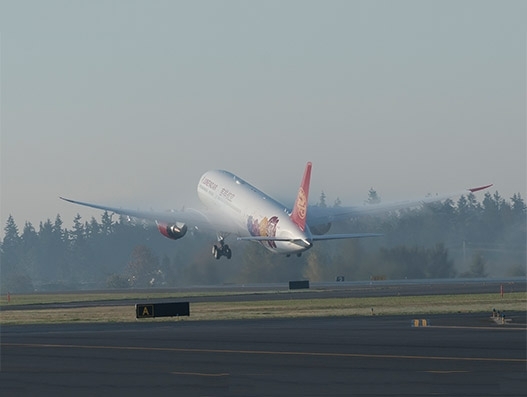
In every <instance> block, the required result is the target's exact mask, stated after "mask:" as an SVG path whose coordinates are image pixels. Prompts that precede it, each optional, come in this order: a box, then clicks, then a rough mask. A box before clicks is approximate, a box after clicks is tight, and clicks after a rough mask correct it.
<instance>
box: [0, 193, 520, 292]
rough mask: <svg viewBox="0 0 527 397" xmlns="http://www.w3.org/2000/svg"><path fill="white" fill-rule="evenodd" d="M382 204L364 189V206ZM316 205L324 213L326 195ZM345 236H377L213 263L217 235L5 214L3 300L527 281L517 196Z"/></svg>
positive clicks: (240, 252)
mask: <svg viewBox="0 0 527 397" xmlns="http://www.w3.org/2000/svg"><path fill="white" fill-rule="evenodd" d="M380 201H381V200H380V197H379V196H378V195H377V192H376V191H375V190H373V189H371V190H370V191H369V195H368V200H367V203H368V204H371V205H374V204H375V203H378V202H380ZM317 205H319V206H327V203H326V196H325V194H324V193H322V194H321V195H320V199H319V202H318V204H317ZM333 205H335V206H339V205H340V202H339V200H338V199H337V200H335V202H334V204H333ZM343 231H347V232H350V231H352V232H374V233H382V234H383V236H382V237H376V238H365V239H354V240H338V241H320V242H318V243H317V244H316V245H315V246H314V247H313V248H312V249H311V250H309V251H307V252H305V253H304V254H303V255H302V256H301V257H296V256H294V257H293V256H292V257H289V258H288V257H285V256H281V255H275V254H272V253H270V252H268V251H267V250H266V249H265V248H263V247H262V246H260V245H259V244H256V243H252V242H238V241H236V239H235V238H233V237H232V236H231V238H228V239H227V242H228V244H229V245H230V247H231V248H232V251H233V256H232V259H231V260H226V259H225V258H222V259H221V260H216V259H214V258H213V256H212V254H211V247H212V245H213V244H214V243H215V242H216V236H215V234H206V233H202V232H198V231H189V232H188V233H187V235H186V236H185V237H183V238H182V239H180V240H177V241H173V240H169V239H167V238H165V237H163V236H162V235H161V234H160V233H159V232H158V231H157V229H156V228H155V225H152V224H149V223H144V222H141V221H139V220H134V219H131V220H130V219H128V218H126V217H116V216H115V215H113V216H112V214H109V213H107V212H104V213H102V216H101V219H100V220H97V219H95V218H91V219H90V220H83V219H82V218H81V216H80V215H78V214H77V216H76V217H75V219H74V220H73V227H72V228H71V230H69V229H66V228H64V227H63V222H62V219H61V217H60V215H57V216H56V218H55V220H54V221H51V220H50V219H48V220H46V221H45V222H40V224H39V226H38V228H35V226H34V225H32V224H31V223H29V222H26V223H25V224H24V226H23V228H22V230H20V229H19V227H18V226H17V224H16V222H15V220H14V219H13V217H12V216H10V217H9V218H8V220H7V222H6V225H5V228H4V232H5V234H4V239H3V241H2V242H1V243H0V247H1V252H0V254H1V273H0V276H1V283H0V287H1V291H2V293H5V292H7V291H9V292H29V291H35V290H36V291H54V290H75V289H101V288H156V287H176V286H188V285H218V284H228V283H237V284H247V283H272V282H287V281H290V280H299V279H309V280H311V281H312V282H315V281H335V280H336V279H337V278H338V279H340V280H342V279H344V280H345V281H358V280H380V279H428V278H454V277H470V278H481V277H518V276H523V277H525V275H526V250H527V247H526V206H525V202H524V201H523V199H522V197H521V196H520V194H515V195H514V196H513V197H512V198H510V199H509V200H506V199H504V198H502V197H501V196H500V195H499V193H498V192H497V191H496V192H495V193H494V194H491V193H486V194H485V195H484V197H483V199H482V201H481V202H479V201H477V199H476V197H475V196H474V195H473V194H472V193H470V194H468V195H466V196H461V197H460V198H459V199H458V200H457V201H453V200H445V201H443V202H441V203H435V204H427V205H423V206H421V207H418V208H414V209H407V210H401V211H395V212H390V213H388V214H385V215H382V216H375V217H374V216H371V217H370V216H367V217H358V218H356V219H351V220H350V221H349V222H347V223H346V224H338V225H337V224H336V225H332V229H331V232H332V233H338V232H343Z"/></svg>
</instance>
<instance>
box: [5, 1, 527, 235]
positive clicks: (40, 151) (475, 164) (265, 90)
mask: <svg viewBox="0 0 527 397" xmlns="http://www.w3.org/2000/svg"><path fill="white" fill-rule="evenodd" d="M526 32H527V2H525V1H491V2H485V1H370V0H368V1H351V0H350V1H305V0H301V1H269V0H266V1H184V2H183V1H66V0H65V1H53V0H48V1H2V0H0V56H1V69H0V74H1V141H0V143H1V222H2V230H1V234H2V235H3V227H4V226H5V221H6V219H7V217H8V215H9V214H12V215H13V216H14V218H15V221H16V223H17V224H18V226H19V228H20V231H21V230H22V228H23V225H24V222H25V221H26V220H27V221H31V222H32V223H33V224H34V226H35V227H36V228H37V229H38V224H39V222H40V221H45V220H46V219H47V218H51V219H52V220H53V219H54V218H55V216H56V215H57V214H58V213H60V214H61V216H62V219H63V221H64V224H65V226H67V227H69V225H71V223H72V220H73V217H74V216H75V214H76V213H80V214H81V216H82V217H83V219H84V220H89V219H90V218H91V216H93V215H94V216H96V218H97V219H100V211H96V210H90V209H87V208H83V207H77V206H74V205H71V204H68V203H65V202H62V201H60V200H59V199H58V196H59V195H63V196H66V197H71V198H74V199H79V200H85V201H92V202H98V203H102V204H111V205H122V206H132V207H133V208H143V209H144V208H150V207H152V208H155V209H165V208H180V207H181V206H183V205H185V204H186V205H193V204H195V202H196V185H197V182H198V179H199V177H200V176H201V175H202V174H203V173H204V172H205V171H207V170H209V169H213V168H222V169H227V170H229V171H232V172H234V173H236V174H238V175H239V176H241V177H242V178H244V179H246V180H247V181H248V182H251V183H253V184H254V185H256V186H257V187H259V188H260V189H262V190H264V191H266V192H268V193H270V194H271V195H272V196H274V197H276V198H278V199H284V198H291V200H292V197H294V196H295V195H296V191H297V189H298V185H299V183H300V179H301V176H302V172H303V169H304V166H305V163H306V162H307V161H312V162H313V174H312V182H311V189H312V190H311V196H310V202H312V203H315V202H316V201H317V199H318V197H319V195H320V192H321V191H322V190H323V191H324V192H325V193H326V195H327V199H328V201H329V202H330V203H332V202H333V200H334V199H335V198H336V197H337V196H338V197H340V199H341V200H342V202H343V204H360V203H362V202H363V201H364V200H365V199H366V198H367V193H368V190H369V189H370V187H373V188H374V189H376V190H377V192H378V193H379V195H380V196H381V198H382V199H384V200H385V201H387V200H390V199H401V198H415V197H419V196H422V195H425V194H427V193H445V192H450V191H457V190H459V189H462V188H465V187H471V186H475V185H480V184H486V183H494V184H495V186H494V188H493V190H492V192H494V191H495V190H498V191H499V192H500V193H501V194H502V196H504V197H505V198H509V197H510V196H512V194H514V193H517V192H519V193H521V194H522V196H523V197H524V198H525V192H526V74H527V72H526V48H527V44H526V37H527V36H526ZM478 197H479V198H481V197H482V195H479V196H478Z"/></svg>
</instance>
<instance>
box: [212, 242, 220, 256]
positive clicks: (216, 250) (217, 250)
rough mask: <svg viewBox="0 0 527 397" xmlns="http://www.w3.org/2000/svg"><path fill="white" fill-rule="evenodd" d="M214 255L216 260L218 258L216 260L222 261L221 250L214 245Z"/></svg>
mask: <svg viewBox="0 0 527 397" xmlns="http://www.w3.org/2000/svg"><path fill="white" fill-rule="evenodd" d="M212 255H213V256H214V258H216V259H220V257H221V252H220V250H219V249H218V247H217V246H216V245H214V246H213V247H212Z"/></svg>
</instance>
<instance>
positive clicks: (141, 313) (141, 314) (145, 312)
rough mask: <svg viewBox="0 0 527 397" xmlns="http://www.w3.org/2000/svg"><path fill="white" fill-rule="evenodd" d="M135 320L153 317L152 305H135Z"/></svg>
mask: <svg viewBox="0 0 527 397" xmlns="http://www.w3.org/2000/svg"><path fill="white" fill-rule="evenodd" d="M135 315H136V317H137V318H145V317H154V305H135Z"/></svg>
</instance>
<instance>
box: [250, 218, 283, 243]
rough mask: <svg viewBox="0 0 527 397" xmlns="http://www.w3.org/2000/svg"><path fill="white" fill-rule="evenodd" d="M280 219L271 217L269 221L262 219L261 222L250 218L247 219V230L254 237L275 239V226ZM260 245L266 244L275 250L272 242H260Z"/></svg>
mask: <svg viewBox="0 0 527 397" xmlns="http://www.w3.org/2000/svg"><path fill="white" fill-rule="evenodd" d="M279 221H280V219H278V217H277V216H272V217H271V218H270V219H268V218H267V217H264V218H263V219H262V220H259V219H255V218H253V217H252V216H250V217H248V218H247V230H248V231H249V233H250V234H251V236H255V237H275V236H276V226H277V224H278V222H279ZM262 244H264V245H265V244H267V245H268V246H269V247H271V248H276V242H274V241H262Z"/></svg>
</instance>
